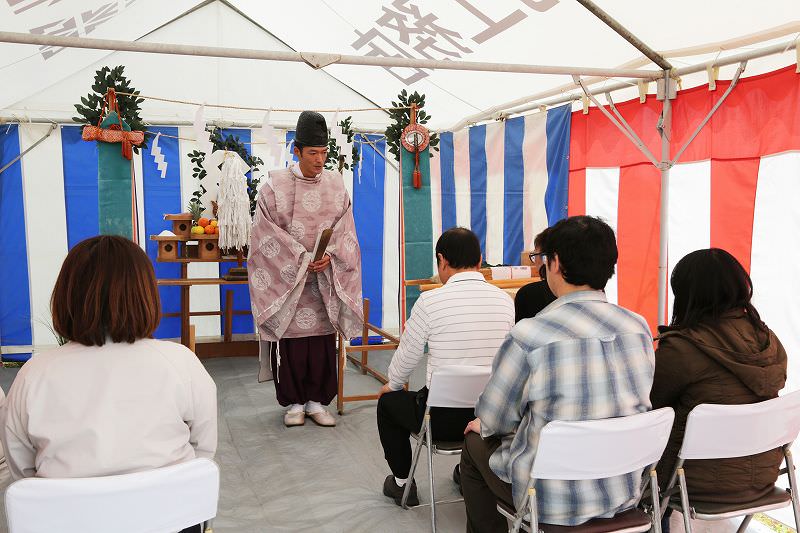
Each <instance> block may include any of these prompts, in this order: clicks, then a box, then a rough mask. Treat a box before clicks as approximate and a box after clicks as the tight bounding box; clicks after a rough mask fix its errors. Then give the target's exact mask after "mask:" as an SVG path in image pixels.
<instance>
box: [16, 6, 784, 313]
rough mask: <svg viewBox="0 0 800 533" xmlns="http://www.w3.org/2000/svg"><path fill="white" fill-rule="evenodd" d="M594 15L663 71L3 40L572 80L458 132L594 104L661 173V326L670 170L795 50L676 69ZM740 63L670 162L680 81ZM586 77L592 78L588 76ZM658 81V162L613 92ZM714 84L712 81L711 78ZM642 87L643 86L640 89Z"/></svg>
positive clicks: (776, 48) (594, 9)
mask: <svg viewBox="0 0 800 533" xmlns="http://www.w3.org/2000/svg"><path fill="white" fill-rule="evenodd" d="M577 1H578V2H579V3H580V4H581V5H583V6H584V7H585V8H586V9H587V10H589V11H590V12H591V13H592V14H593V15H595V16H596V17H597V18H598V19H600V20H601V21H602V22H603V23H604V24H606V25H608V26H609V27H610V28H611V29H613V30H614V31H615V32H616V33H617V34H619V35H620V36H621V37H623V38H624V39H625V40H627V41H628V42H629V43H630V44H631V45H632V46H634V47H635V48H636V49H637V50H638V51H639V52H641V53H642V54H643V55H644V56H645V57H647V58H648V59H649V60H650V61H652V62H653V63H654V64H656V65H657V66H658V67H659V68H660V70H650V69H636V68H597V67H574V66H545V65H524V64H514V63H489V62H476V61H437V60H427V59H425V60H423V59H407V58H397V57H377V56H358V55H343V54H330V53H322V52H285V51H268V50H251V49H241V48H224V47H213V46H188V45H178V44H169V43H152V42H140V41H121V40H112V39H93V38H86V37H67V36H56V35H34V34H26V33H17V32H0V42H3V43H16V44H28V45H36V46H55V47H64V48H90V49H99V50H108V51H127V52H141V53H155V54H173V55H189V56H205V57H222V58H240V59H255V60H266V61H291V62H302V63H306V64H307V65H309V66H311V67H312V68H314V69H320V68H323V67H326V66H328V65H332V64H342V65H359V66H376V67H410V68H426V69H448V70H461V71H474V72H509V73H527V74H560V75H564V74H566V75H571V76H572V77H573V80H574V82H575V85H577V86H578V87H579V88H580V89H581V93H569V94H566V95H564V94H561V93H562V92H563V90H564V88H563V87H560V88H556V89H552V90H550V91H546V92H545V93H541V94H539V95H535V96H532V97H526V98H523V99H518V100H516V101H513V102H508V103H506V104H502V105H499V106H495V107H493V108H491V109H489V110H486V111H483V112H481V113H479V114H477V115H473V116H471V117H467V118H465V119H464V120H462V121H461V122H459V123H458V124H457V125H456V126H455V127H454V128H452V129H453V130H454V131H455V130H457V129H461V128H463V127H465V126H467V125H469V124H474V123H476V122H480V121H485V120H493V119H502V118H505V117H507V116H510V115H513V114H521V113H524V112H526V111H530V110H533V109H537V108H541V107H542V106H553V105H558V104H562V103H567V102H573V101H576V100H579V99H581V98H582V97H586V98H588V99H589V100H591V101H592V103H594V104H595V105H596V106H597V107H598V108H599V109H600V111H601V112H602V113H603V114H604V115H605V116H606V117H607V118H608V119H609V120H611V122H612V123H613V124H614V125H615V126H616V127H617V128H618V129H619V130H620V131H621V132H622V133H623V134H624V135H625V136H626V137H627V138H628V139H629V140H630V141H631V142H632V143H633V144H634V145H636V146H637V148H638V149H639V150H640V151H642V153H643V154H644V155H645V157H646V158H647V159H648V160H649V161H650V162H651V163H652V164H653V165H654V166H655V167H656V168H658V169H659V171H660V173H661V197H660V207H661V212H660V222H659V225H660V246H659V284H658V287H659V290H658V321H659V324H663V323H665V321H666V313H667V276H668V272H667V268H668V266H667V265H668V263H667V260H668V250H667V244H668V242H669V233H668V232H669V226H668V221H669V218H668V217H669V211H668V210H669V173H670V169H671V168H672V167H673V166H674V165H675V164H676V163H677V161H678V160H679V158H680V156H681V155H682V154H683V152H684V151H685V150H686V148H687V147H688V146H689V144H690V143H691V142H692V141H693V140H694V138H695V137H696V136H697V135H698V134H699V133H700V131H701V130H702V128H703V127H704V126H705V125H706V124H707V123H708V121H709V120H710V119H711V117H712V116H713V114H714V113H715V112H716V111H717V110H718V109H719V107H720V106H721V105H722V103H723V102H724V101H725V99H726V98H727V97H728V95H729V94H730V93H731V91H733V89H734V88H735V87H736V85H737V82H738V80H739V78H740V76H741V74H742V73H743V72H744V69H745V67H746V65H747V61H748V60H750V59H755V58H760V57H765V56H769V55H774V54H780V53H784V52H787V51H789V50H795V49H796V48H797V42H796V41H790V42H787V43H782V44H777V45H773V46H769V47H765V48H762V49H759V50H754V51H751V52H745V53H741V54H736V55H732V56H730V57H727V58H724V59H721V60H718V61H713V62H711V63H704V64H698V65H693V66H689V67H684V68H679V69H675V68H673V67H672V65H671V64H670V63H669V61H667V60H666V59H665V58H664V57H663V56H661V55H660V54H658V53H657V52H656V51H654V50H653V49H652V48H650V47H649V46H647V44H645V43H644V42H643V41H641V40H640V39H639V38H637V37H636V36H635V35H634V34H633V33H631V32H630V31H629V30H628V29H626V28H625V27H624V26H623V25H622V24H620V23H619V22H618V21H616V20H615V19H614V18H613V17H611V16H610V15H609V14H608V13H606V12H605V11H603V10H602V9H600V8H599V7H598V6H597V5H596V4H595V3H594V2H593V1H592V0H577ZM736 63H738V64H739V68H738V69H737V71H736V75H735V76H734V78H733V80H732V82H731V84H730V85H729V86H728V89H727V90H726V91H725V93H724V94H723V96H722V97H721V98H720V99H719V101H718V102H717V103H716V105H715V106H714V107H713V108H712V109H711V111H710V112H709V113H708V115H707V116H706V117H705V118H704V119H703V120H702V121H701V122H700V123H699V124H698V126H697V128H696V130H695V131H694V133H693V134H692V135H691V136H690V138H689V139H688V140H687V141H686V143H685V144H684V146H682V147H681V148H680V150H678V152H677V153H676V155H675V156H674V157H671V156H670V142H669V139H670V133H671V125H672V103H671V100H672V99H674V98H675V89H676V79H677V78H678V77H679V76H681V75H685V74H691V73H696V72H702V71H703V70H708V71H710V72H711V71H713V68H714V67H719V66H724V65H731V64H736ZM587 76H589V78H586V77H587ZM612 77H622V78H629V79H630V80H629V81H626V82H620V83H616V84H612V85H609V86H607V87H604V88H603V89H601V90H598V91H595V92H593V91H591V90H589V85H591V84H594V83H598V82H601V81H606V80H607V79H608V78H612ZM651 81H656V82H657V83H658V98H659V100H661V101H662V102H663V107H662V113H661V117H660V119H659V123H658V126H657V128H658V131H659V136H660V138H661V153H660V154H659V157H658V158H657V157H656V156H655V154H653V153H652V152H651V151H650V150H649V149H648V148H647V147H646V146H645V145H644V143H643V142H642V140H641V138H640V137H639V136H638V135H637V134H636V132H635V131H634V130H633V128H631V126H630V125H629V124H628V123H627V121H626V120H625V119H624V118H623V117H622V115H621V114H620V113H619V112H618V111H617V109H616V107H615V106H614V103H613V101H612V100H611V96H610V95H611V93H612V92H614V91H618V90H620V89H626V88H629V87H630V86H631V85H633V84H639V83H647V82H651ZM712 81H713V79H712ZM640 87H641V86H640ZM600 93H603V94H605V95H606V99H607V101H608V104H607V106H608V107H609V108H610V109H611V111H609V110H608V109H606V107H605V106H603V105H602V104H600V102H599V101H598V100H597V98H596V95H597V94H600Z"/></svg>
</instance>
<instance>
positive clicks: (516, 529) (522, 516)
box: [509, 482, 535, 533]
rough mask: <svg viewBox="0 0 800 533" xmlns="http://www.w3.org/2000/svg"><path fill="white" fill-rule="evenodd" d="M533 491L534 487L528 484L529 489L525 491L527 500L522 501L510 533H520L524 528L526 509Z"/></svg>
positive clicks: (512, 522)
mask: <svg viewBox="0 0 800 533" xmlns="http://www.w3.org/2000/svg"><path fill="white" fill-rule="evenodd" d="M531 491H533V489H532V485H531V483H530V482H528V489H527V490H526V491H525V498H524V499H523V500H522V503H521V504H520V506H519V510H518V511H517V512H516V514H515V515H514V520H512V521H511V529H509V533H519V530H520V528H521V527H522V521H523V520H524V519H525V509H526V508H527V507H528V503H529V502H530V499H531ZM534 493H535V491H534Z"/></svg>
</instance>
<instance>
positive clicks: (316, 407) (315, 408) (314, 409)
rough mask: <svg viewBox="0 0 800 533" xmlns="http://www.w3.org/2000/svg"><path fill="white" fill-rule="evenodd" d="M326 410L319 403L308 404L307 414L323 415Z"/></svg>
mask: <svg viewBox="0 0 800 533" xmlns="http://www.w3.org/2000/svg"><path fill="white" fill-rule="evenodd" d="M324 410H325V408H324V407H322V404H321V403H319V402H311V401H309V402H306V413H308V414H310V415H312V414H314V413H321V412H322V411H324Z"/></svg>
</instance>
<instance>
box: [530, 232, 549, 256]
mask: <svg viewBox="0 0 800 533" xmlns="http://www.w3.org/2000/svg"><path fill="white" fill-rule="evenodd" d="M548 233H550V228H544V229H543V230H542V231H541V232H539V234H538V235H537V236H536V237H534V238H533V249H534V250H539V251H541V250H542V243H543V242H544V240H545V239H546V238H547V234H548Z"/></svg>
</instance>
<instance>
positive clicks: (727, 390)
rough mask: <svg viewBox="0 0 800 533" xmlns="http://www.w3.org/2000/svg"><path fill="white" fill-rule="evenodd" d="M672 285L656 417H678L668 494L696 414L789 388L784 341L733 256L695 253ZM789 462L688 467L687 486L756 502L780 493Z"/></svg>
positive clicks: (667, 459) (666, 466)
mask: <svg viewBox="0 0 800 533" xmlns="http://www.w3.org/2000/svg"><path fill="white" fill-rule="evenodd" d="M670 283H671V285H672V292H673V293H674V294H675V300H674V304H673V308H672V321H671V323H670V325H669V326H662V327H660V328H659V333H660V336H659V337H658V348H657V349H656V373H655V379H654V380H653V389H652V391H651V392H650V400H651V401H652V403H653V408H654V409H657V408H660V407H672V408H673V409H674V410H675V423H674V425H673V426H672V432H671V433H670V437H669V441H668V444H667V448H666V449H665V450H664V455H663V456H662V458H661V460H660V461H659V463H658V468H657V471H658V480H659V482H660V483H661V485H662V486H666V484H667V483H668V482H669V479H670V476H671V475H672V471H673V470H674V468H675V463H676V461H677V458H678V452H679V451H680V447H681V442H682V441H683V435H684V431H685V429H686V418H687V416H688V415H689V412H690V411H691V410H692V409H693V408H695V407H696V406H698V405H700V404H702V403H711V404H731V405H732V404H748V403H755V402H761V401H764V400H769V399H771V398H775V397H777V396H778V391H780V390H781V389H782V388H783V386H784V384H785V383H786V362H787V357H786V351H785V350H784V348H783V346H782V345H781V342H780V340H778V337H777V336H776V335H775V333H773V332H772V331H771V330H770V329H769V328H768V327H767V326H766V324H764V322H762V321H761V317H760V316H759V314H758V311H757V310H756V308H755V306H753V303H752V301H751V299H752V297H753V283H752V281H751V280H750V276H749V275H748V274H747V272H746V271H745V269H744V267H742V265H741V264H740V263H739V261H737V260H736V258H735V257H733V256H732V255H731V254H730V253H728V252H726V251H725V250H721V249H719V248H711V249H707V250H697V251H694V252H692V253H690V254H688V255H687V256H686V257H684V258H683V259H681V260H680V261H678V264H677V265H675V269H674V270H673V271H672V276H671V279H670ZM782 459H783V454H782V452H781V450H780V449H775V450H771V451H768V452H764V453H760V454H757V455H751V456H747V457H735V458H730V459H715V460H695V461H691V460H690V461H686V463H685V465H684V471H685V473H686V485H687V487H688V488H689V494H690V496H691V497H692V498H696V499H697V500H698V501H703V502H715V503H745V502H750V501H753V500H756V499H758V498H760V497H762V496H764V495H766V494H767V493H769V492H770V491H771V490H772V489H773V487H774V485H775V480H776V479H777V478H778V470H779V469H780V465H781V461H782ZM667 516H668V515H667ZM666 522H667V521H666V520H665V524H666Z"/></svg>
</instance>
